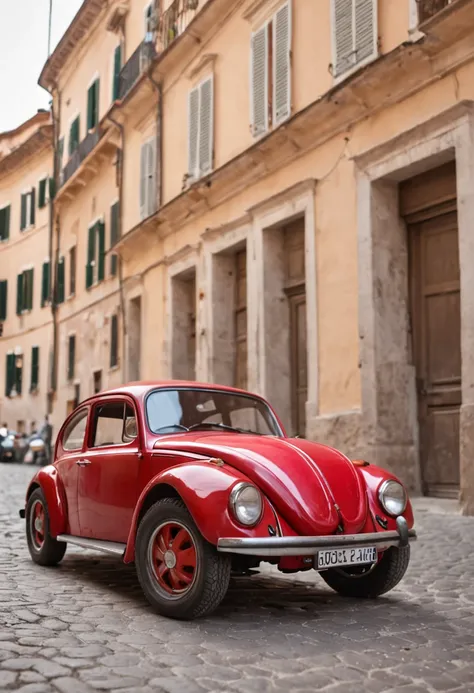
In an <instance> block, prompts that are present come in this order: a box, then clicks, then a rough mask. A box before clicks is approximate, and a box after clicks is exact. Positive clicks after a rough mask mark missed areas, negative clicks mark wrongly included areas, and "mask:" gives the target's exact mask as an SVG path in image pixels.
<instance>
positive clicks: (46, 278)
mask: <svg viewBox="0 0 474 693" xmlns="http://www.w3.org/2000/svg"><path fill="white" fill-rule="evenodd" d="M50 300H51V262H50V261H49V259H48V260H45V261H44V262H43V270H42V273H41V307H42V308H43V307H44V306H46V305H48V304H49V302H50Z"/></svg>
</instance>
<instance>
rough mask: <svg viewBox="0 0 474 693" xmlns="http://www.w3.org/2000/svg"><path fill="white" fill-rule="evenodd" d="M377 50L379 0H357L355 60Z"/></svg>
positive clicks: (359, 60)
mask: <svg viewBox="0 0 474 693" xmlns="http://www.w3.org/2000/svg"><path fill="white" fill-rule="evenodd" d="M376 52H377V2H376V0H355V62H356V63H360V62H362V60H365V59H366V58H370V56H372V55H375V54H376Z"/></svg>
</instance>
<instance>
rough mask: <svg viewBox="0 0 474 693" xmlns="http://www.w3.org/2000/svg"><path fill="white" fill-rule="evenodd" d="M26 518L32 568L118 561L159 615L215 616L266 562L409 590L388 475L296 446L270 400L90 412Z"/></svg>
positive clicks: (129, 396)
mask: <svg viewBox="0 0 474 693" xmlns="http://www.w3.org/2000/svg"><path fill="white" fill-rule="evenodd" d="M20 516H21V517H24V518H26V536H27V541H28V548H29V550H30V554H31V557H32V559H33V561H35V563H39V564H40V565H55V564H57V563H59V561H60V560H61V559H62V558H63V556H64V554H65V551H66V546H67V544H68V543H70V544H77V545H78V546H82V547H86V548H89V549H96V550H98V551H104V552H106V553H112V554H117V555H118V556H120V557H121V559H122V560H123V561H124V562H125V563H132V562H135V565H136V569H137V574H138V579H139V581H140V584H141V586H142V588H143V591H144V593H145V595H146V597H147V598H148V600H149V601H150V602H151V604H152V605H153V606H154V607H155V608H156V609H157V610H158V611H159V612H160V613H161V614H164V615H166V616H170V617H173V618H181V619H192V618H196V617H198V616H203V615H204V614H208V613H209V612H211V611H212V610H213V609H215V608H216V607H217V605H218V604H219V603H220V602H221V600H222V599H223V597H224V595H225V593H226V591H227V588H228V585H229V579H230V575H231V572H232V571H235V572H238V573H240V574H242V573H243V574H246V573H249V571H250V570H251V569H252V568H255V567H257V566H258V565H259V564H260V563H261V562H262V561H268V562H269V563H273V564H275V565H278V568H279V569H280V570H281V571H282V572H285V573H291V572H297V571H301V570H311V569H314V570H316V571H318V572H320V574H321V576H322V578H323V579H324V580H325V581H326V582H327V584H328V585H330V586H331V587H332V588H333V589H335V590H336V591H337V592H339V593H341V594H343V595H348V596H351V597H376V596H377V595H380V594H383V593H384V592H388V591H389V590H391V589H392V588H393V587H394V586H395V585H396V584H397V583H398V582H399V581H400V580H401V578H402V577H403V575H404V573H405V571H406V569H407V566H408V562H409V558H410V546H409V542H410V540H412V539H415V537H416V534H415V531H414V529H413V512H412V508H411V505H410V502H409V500H408V498H407V493H406V491H405V489H404V487H403V485H402V484H401V483H400V482H399V481H398V480H397V479H396V478H395V477H394V476H393V475H392V474H389V473H388V472H386V471H383V470H382V469H380V468H378V467H375V466H372V465H370V464H369V463H367V462H362V461H351V460H350V459H348V458H347V457H345V456H344V455H343V454H341V453H340V452H338V451H337V450H335V449H333V448H330V447H326V446H324V445H320V444H319V443H314V442H310V441H307V440H300V439H294V438H288V437H287V436H286V435H285V431H284V429H283V426H282V424H281V422H280V421H279V419H278V417H277V415H276V414H275V412H274V411H273V410H272V408H271V407H270V406H269V404H268V403H267V402H266V401H265V400H264V399H262V398H261V397H258V396H256V395H253V394H251V393H249V392H244V391H242V390H236V389H232V388H229V387H224V386H218V385H206V384H199V383H194V382H189V383H188V382H177V381H172V382H162V383H132V384H130V385H127V386H126V387H123V388H119V389H116V390H111V391H108V392H103V393H100V394H98V395H95V396H94V397H91V398H90V399H88V400H86V401H85V402H83V403H82V404H81V405H80V406H79V407H78V408H77V409H76V410H75V411H74V412H73V413H72V414H71V415H70V416H69V418H68V419H67V420H66V422H65V423H64V425H63V427H62V428H61V430H60V432H59V435H58V439H57V441H56V449H55V459H54V462H53V464H52V465H50V466H47V467H44V468H43V469H41V470H39V471H38V473H37V474H36V475H35V477H34V478H33V480H32V481H31V483H30V485H29V487H28V491H27V494H26V507H25V508H24V509H22V510H20Z"/></svg>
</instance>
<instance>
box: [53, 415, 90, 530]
mask: <svg viewBox="0 0 474 693" xmlns="http://www.w3.org/2000/svg"><path fill="white" fill-rule="evenodd" d="M89 409H90V407H88V406H86V407H82V408H81V409H79V410H78V411H77V413H76V414H74V416H73V417H72V418H71V419H70V421H69V422H68V423H67V424H66V427H65V428H64V431H63V432H62V433H61V434H60V435H59V440H58V443H57V447H56V469H57V470H58V476H59V479H60V482H61V483H62V486H63V488H64V492H65V494H66V502H67V515H68V525H69V527H68V533H69V534H72V535H73V536H80V525H79V512H78V503H77V490H78V489H77V485H78V476H79V471H80V469H81V464H82V458H83V451H84V446H85V441H86V431H87V421H88V414H89Z"/></svg>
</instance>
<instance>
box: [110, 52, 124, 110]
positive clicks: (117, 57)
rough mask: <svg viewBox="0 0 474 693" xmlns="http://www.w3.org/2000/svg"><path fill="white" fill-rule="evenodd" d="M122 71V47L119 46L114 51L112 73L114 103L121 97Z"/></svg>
mask: <svg viewBox="0 0 474 693" xmlns="http://www.w3.org/2000/svg"><path fill="white" fill-rule="evenodd" d="M121 69H122V46H121V44H120V43H119V45H118V46H117V47H116V48H115V50H114V58H113V72H112V101H116V100H117V99H118V98H119V96H120V70H121Z"/></svg>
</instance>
